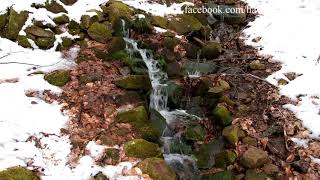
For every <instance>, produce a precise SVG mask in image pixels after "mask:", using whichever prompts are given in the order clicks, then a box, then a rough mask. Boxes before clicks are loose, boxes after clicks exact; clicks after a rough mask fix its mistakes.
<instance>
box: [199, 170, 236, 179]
mask: <svg viewBox="0 0 320 180" xmlns="http://www.w3.org/2000/svg"><path fill="white" fill-rule="evenodd" d="M201 180H235V176H234V174H233V173H232V172H231V171H220V172H217V173H215V174H214V175H208V176H202V178H201Z"/></svg>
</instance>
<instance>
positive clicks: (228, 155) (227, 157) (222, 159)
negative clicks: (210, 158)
mask: <svg viewBox="0 0 320 180" xmlns="http://www.w3.org/2000/svg"><path fill="white" fill-rule="evenodd" d="M236 159H237V154H236V153H234V152H233V151H229V150H226V151H223V152H221V153H219V154H218V155H217V156H216V157H215V166H216V167H218V168H226V167H227V166H228V165H230V164H233V163H234V162H235V161H236Z"/></svg>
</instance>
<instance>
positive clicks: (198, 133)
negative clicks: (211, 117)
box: [184, 125, 206, 141]
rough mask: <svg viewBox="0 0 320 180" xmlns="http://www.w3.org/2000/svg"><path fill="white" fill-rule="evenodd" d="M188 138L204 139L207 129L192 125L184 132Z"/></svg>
mask: <svg viewBox="0 0 320 180" xmlns="http://www.w3.org/2000/svg"><path fill="white" fill-rule="evenodd" d="M184 135H185V137H186V139H187V140H192V141H203V140H204V139H205V136H206V130H205V129H204V128H203V127H202V126H201V125H197V126H190V127H188V128H187V129H186V131H185V133H184Z"/></svg>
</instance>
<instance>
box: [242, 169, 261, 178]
mask: <svg viewBox="0 0 320 180" xmlns="http://www.w3.org/2000/svg"><path fill="white" fill-rule="evenodd" d="M266 178H267V175H266V174H264V173H258V172H256V171H255V170H253V169H248V170H247V171H246V176H245V178H244V179H245V180H265V179H266Z"/></svg>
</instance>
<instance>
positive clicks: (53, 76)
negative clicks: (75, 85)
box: [44, 70, 71, 86]
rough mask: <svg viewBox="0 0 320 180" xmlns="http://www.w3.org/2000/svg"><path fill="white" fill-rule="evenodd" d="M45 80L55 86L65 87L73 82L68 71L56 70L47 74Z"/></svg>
mask: <svg viewBox="0 0 320 180" xmlns="http://www.w3.org/2000/svg"><path fill="white" fill-rule="evenodd" d="M44 79H45V80H46V81H48V83H50V84H52V85H54V86H63V85H65V84H67V83H68V82H69V81H70V80H71V77H70V72H69V71H67V70H56V71H53V72H51V73H48V74H46V75H45V76H44Z"/></svg>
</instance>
